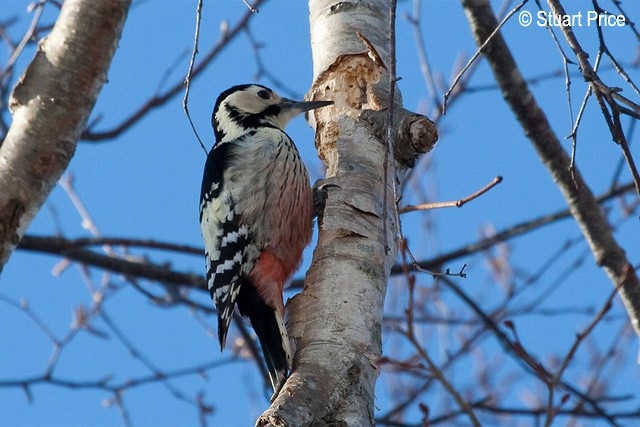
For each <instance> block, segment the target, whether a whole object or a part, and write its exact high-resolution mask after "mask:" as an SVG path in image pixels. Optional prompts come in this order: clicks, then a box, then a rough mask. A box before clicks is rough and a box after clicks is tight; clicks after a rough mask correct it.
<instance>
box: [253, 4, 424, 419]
mask: <svg viewBox="0 0 640 427" xmlns="http://www.w3.org/2000/svg"><path fill="white" fill-rule="evenodd" d="M390 8H391V2H390V1H388V0H372V1H368V2H361V1H335V0H312V1H310V3H309V9H310V24H311V46H312V50H313V61H314V85H313V87H312V90H311V98H312V99H329V100H333V101H334V102H335V104H334V105H333V106H332V107H327V108H324V109H321V110H318V111H316V112H314V113H313V114H314V116H313V117H310V121H311V122H312V124H315V126H316V147H317V149H318V153H319V156H320V158H321V159H322V160H323V161H324V162H325V164H326V165H327V179H326V180H325V181H324V183H323V188H324V189H323V190H322V191H321V194H323V195H324V197H325V199H324V210H323V212H322V213H321V214H320V216H319V218H318V225H319V238H318V245H317V247H316V249H315V251H314V255H313V262H312V265H311V268H310V270H309V271H308V273H307V276H306V279H305V288H304V291H303V292H302V293H300V294H299V295H297V296H296V297H294V298H293V299H292V300H290V301H289V303H288V304H287V312H288V316H289V319H288V328H289V334H290V336H291V338H292V340H293V341H295V343H296V346H297V351H296V354H295V357H294V366H293V373H292V375H291V377H290V378H289V380H288V381H287V383H286V384H285V386H284V388H283V389H282V391H281V392H280V394H279V395H278V397H277V398H276V399H275V401H274V402H273V404H272V406H271V407H270V408H269V409H268V410H267V411H266V412H265V413H264V414H263V415H262V416H261V417H260V419H258V422H257V424H256V425H258V426H267V425H273V426H307V425H348V426H368V425H373V402H374V386H375V381H376V379H377V377H378V374H379V372H378V367H377V361H378V360H379V358H380V356H381V350H382V344H381V328H382V309H383V303H384V297H385V292H386V287H387V279H388V277H389V273H390V270H391V266H392V265H393V263H394V261H395V259H396V252H397V229H398V224H397V222H396V218H397V216H396V213H395V212H396V203H395V197H396V191H395V190H396V189H397V188H398V185H399V184H400V182H401V180H400V179H398V177H400V176H402V175H403V174H404V172H405V170H406V167H407V166H411V165H412V164H413V162H414V161H415V158H416V157H417V155H418V154H419V153H423V152H426V151H428V150H429V149H430V148H431V147H432V145H433V144H434V143H435V140H436V139H437V136H436V135H437V133H436V131H435V127H434V125H433V123H431V122H430V121H429V120H428V119H427V118H425V117H423V116H419V115H417V114H412V113H410V112H408V111H405V110H403V109H402V107H401V100H400V96H399V93H398V92H397V91H396V94H398V96H396V97H395V100H394V101H395V103H394V107H393V109H392V111H393V117H394V119H393V123H397V126H394V129H393V131H392V133H391V135H393V136H395V138H394V141H393V145H394V152H395V158H394V154H393V153H390V151H391V150H389V149H388V147H389V146H390V145H389V144H388V143H387V142H388V141H387V137H386V135H387V129H388V123H389V122H388V120H387V116H388V112H389V111H388V107H389V105H390V97H389V94H390V83H391V80H392V77H391V75H390V73H389V71H388V70H389V69H390V65H391V63H392V62H391V61H393V60H394V59H393V58H392V57H391V55H390V50H389V47H390V40H389V34H390V31H389V29H390V24H391V22H390ZM358 33H360V36H359V35H358ZM385 160H387V161H386V162H385ZM385 169H386V172H385ZM385 178H386V181H385ZM394 186H395V188H394Z"/></svg>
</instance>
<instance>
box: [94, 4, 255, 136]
mask: <svg viewBox="0 0 640 427" xmlns="http://www.w3.org/2000/svg"><path fill="white" fill-rule="evenodd" d="M265 1H266V0H256V1H255V3H254V7H258V6H259V5H260V4H263V3H264V2H265ZM254 15H255V14H254V13H252V12H251V11H247V13H246V14H245V15H244V16H243V17H242V18H240V20H239V21H238V23H237V24H236V25H235V26H234V27H233V28H231V29H230V30H228V31H225V32H223V33H222V34H221V36H220V39H219V40H218V42H217V43H216V44H215V45H214V46H213V47H212V48H211V49H210V50H209V52H208V53H207V54H206V55H205V56H204V58H203V59H202V60H201V61H200V62H199V63H198V64H196V65H194V67H193V72H192V73H191V78H192V79H195V78H196V77H198V76H199V75H200V74H201V73H202V71H204V70H205V69H206V68H207V66H209V65H210V64H211V62H212V61H213V60H214V59H215V58H216V57H217V56H218V54H219V53H220V52H222V50H223V49H224V48H225V47H226V46H227V45H228V43H229V42H230V41H231V40H233V39H234V38H235V37H236V36H237V35H238V34H239V33H240V31H241V30H242V29H244V28H245V27H246V26H247V25H248V23H249V20H250V19H251V17H252V16H254ZM183 85H184V80H180V81H179V82H178V83H176V84H174V85H173V86H172V87H171V88H170V89H167V90H166V91H165V92H164V93H162V94H160V95H156V96H153V97H151V98H149V99H148V100H147V102H145V103H144V104H143V105H142V106H140V107H139V108H138V109H137V110H136V111H134V112H133V113H131V114H130V115H129V117H128V118H126V119H125V120H124V121H122V123H120V124H119V125H117V126H115V127H113V128H112V129H109V130H106V131H102V132H92V131H91V130H89V129H88V130H86V131H85V132H84V133H83V134H82V140H83V141H93V142H99V141H105V140H110V139H113V138H115V137H117V136H118V135H120V134H121V133H123V132H124V131H126V130H128V129H129V128H130V127H132V126H133V125H134V124H136V123H137V122H138V121H139V120H141V119H142V118H143V117H144V116H146V115H147V114H148V113H149V112H150V111H152V110H154V109H156V108H158V107H160V106H162V105H164V104H165V103H167V102H168V101H169V100H171V99H172V98H173V97H175V96H176V95H177V94H179V93H180V92H181V91H182V87H183Z"/></svg>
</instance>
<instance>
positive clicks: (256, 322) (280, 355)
mask: <svg viewBox="0 0 640 427" xmlns="http://www.w3.org/2000/svg"><path fill="white" fill-rule="evenodd" d="M247 285H248V286H244V287H243V289H242V292H240V295H239V296H238V308H239V309H240V313H241V314H242V315H244V316H248V317H249V320H251V326H252V327H253V330H254V331H255V332H256V335H257V336H258V340H259V341H260V347H261V348H262V354H263V355H264V361H265V363H266V365H267V370H268V371H269V380H270V382H271V386H272V387H273V397H272V399H273V398H275V396H276V395H277V394H278V392H279V391H280V389H281V388H282V386H283V385H284V383H285V381H286V380H287V377H288V376H289V372H290V371H291V346H290V345H289V335H288V334H287V329H286V327H285V325H284V320H283V318H282V314H280V313H279V312H278V310H275V309H274V308H272V307H269V306H268V305H266V304H265V303H264V302H263V301H262V299H261V298H260V297H259V296H258V293H257V292H256V290H255V287H254V286H253V285H251V284H250V283H247Z"/></svg>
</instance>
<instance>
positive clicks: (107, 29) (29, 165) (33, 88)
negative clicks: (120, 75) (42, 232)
mask: <svg viewBox="0 0 640 427" xmlns="http://www.w3.org/2000/svg"><path fill="white" fill-rule="evenodd" d="M129 5H130V0H101V1H97V2H93V1H85V0H66V1H65V2H64V3H63V5H62V8H61V10H60V15H59V17H58V20H57V21H56V24H55V26H54V27H53V29H52V30H51V33H50V34H49V35H48V36H47V37H45V38H44V39H43V40H42V41H41V42H40V44H39V46H38V51H37V53H36V56H35V58H34V59H33V61H32V62H31V64H30V65H29V67H28V68H27V70H26V72H25V73H24V74H23V75H22V76H21V77H20V81H19V82H18V83H17V84H16V86H15V88H14V90H13V93H12V95H11V98H10V101H9V109H10V110H11V114H12V115H13V121H12V123H11V127H10V128H9V131H8V133H7V136H6V138H5V139H4V141H3V142H2V145H1V146H0V272H1V271H2V267H3V266H4V264H5V263H6V262H7V261H8V259H9V257H10V255H11V253H12V252H13V249H14V248H15V247H16V245H17V244H18V242H19V241H20V239H21V238H22V236H23V234H24V232H25V230H26V228H27V227H28V225H29V224H30V223H31V221H32V220H33V218H34V216H35V215H36V213H37V212H38V210H40V207H41V206H42V204H43V203H44V201H45V200H46V198H47V196H48V195H49V193H50V192H51V190H52V189H53V187H54V186H55V184H56V182H57V181H58V179H59V178H60V176H61V175H62V172H63V171H64V170H65V169H66V168H67V165H68V164H69V161H70V160H71V157H73V153H74V152H75V148H76V144H77V141H78V139H79V137H80V134H81V133H82V131H83V130H84V129H85V126H86V124H87V120H88V118H89V114H90V113H91V110H92V109H93V106H94V104H95V102H96V99H97V97H98V94H99V93H100V90H101V89H102V85H103V84H104V82H105V81H106V78H107V70H108V69H109V65H110V63H111V59H112V57H113V54H114V52H115V50H116V47H117V45H118V41H119V40H120V35H121V33H122V27H123V25H124V21H125V18H126V16H127V11H128V9H129Z"/></svg>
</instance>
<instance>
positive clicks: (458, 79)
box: [442, 0, 529, 115]
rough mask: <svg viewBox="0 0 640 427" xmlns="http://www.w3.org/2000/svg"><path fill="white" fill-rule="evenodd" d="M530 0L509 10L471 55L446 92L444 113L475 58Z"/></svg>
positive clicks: (443, 104)
mask: <svg viewBox="0 0 640 427" xmlns="http://www.w3.org/2000/svg"><path fill="white" fill-rule="evenodd" d="M528 1H529V0H523V1H522V2H521V3H520V4H519V5H518V6H516V7H515V8H513V9H512V10H511V12H509V13H508V14H507V15H506V16H505V17H504V18H503V19H502V21H500V23H499V24H498V26H497V27H496V28H495V29H494V30H493V32H491V34H489V37H487V39H486V40H485V41H484V42H483V43H482V45H480V47H479V48H478V50H476V53H474V54H473V56H472V57H471V59H469V61H468V62H467V65H465V66H464V67H463V68H462V70H461V71H460V72H459V73H458V75H457V76H456V77H455V78H454V79H453V82H452V83H451V86H450V87H449V89H448V90H447V92H446V93H445V94H444V99H443V102H442V114H443V115H445V114H446V113H447V101H448V100H449V96H450V95H451V92H453V89H455V87H456V85H457V84H458V82H459V81H460V79H461V78H462V76H463V75H464V73H465V72H466V71H467V70H468V69H469V67H471V65H472V64H473V63H474V62H475V60H476V59H477V58H478V56H480V54H481V53H482V51H483V50H484V48H485V47H486V46H487V45H488V44H489V42H491V40H492V39H493V37H494V36H495V35H496V34H498V31H500V28H502V26H503V25H504V24H505V23H506V22H507V21H508V20H509V18H511V17H512V16H513V15H514V14H515V13H516V12H517V11H519V10H520V9H522V7H523V6H524V5H525V4H527V2H528Z"/></svg>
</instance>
